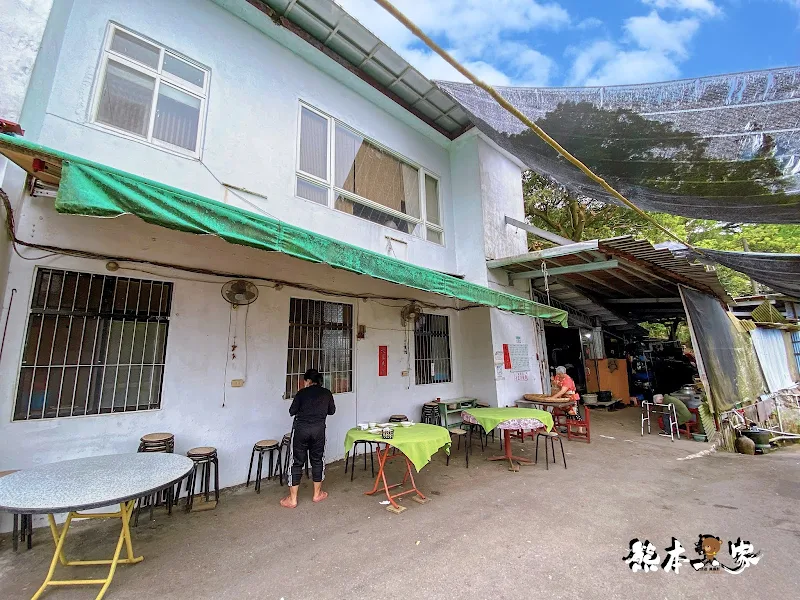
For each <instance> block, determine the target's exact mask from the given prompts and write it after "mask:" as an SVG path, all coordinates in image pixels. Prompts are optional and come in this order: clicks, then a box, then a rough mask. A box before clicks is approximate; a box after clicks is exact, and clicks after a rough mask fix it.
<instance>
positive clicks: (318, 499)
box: [314, 492, 328, 502]
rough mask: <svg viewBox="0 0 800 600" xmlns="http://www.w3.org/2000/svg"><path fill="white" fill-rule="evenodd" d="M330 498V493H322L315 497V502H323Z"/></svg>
mask: <svg viewBox="0 0 800 600" xmlns="http://www.w3.org/2000/svg"><path fill="white" fill-rule="evenodd" d="M327 497H328V492H320V493H319V496H314V502H322V501H323V500H325V498H327Z"/></svg>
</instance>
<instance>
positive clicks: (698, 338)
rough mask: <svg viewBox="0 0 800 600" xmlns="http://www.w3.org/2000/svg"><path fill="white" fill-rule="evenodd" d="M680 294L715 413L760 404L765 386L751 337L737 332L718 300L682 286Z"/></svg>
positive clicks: (745, 333)
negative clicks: (738, 406)
mask: <svg viewBox="0 0 800 600" xmlns="http://www.w3.org/2000/svg"><path fill="white" fill-rule="evenodd" d="M680 291H681V297H682V299H683V306H684V308H685V309H686V315H687V316H688V317H689V324H690V326H691V328H692V334H693V337H692V340H693V342H695V344H694V346H695V347H694V351H695V352H696V353H698V354H699V356H700V358H701V359H702V361H703V366H704V367H705V372H706V377H707V378H708V386H709V389H707V390H706V392H707V393H708V396H709V398H710V401H711V404H712V406H713V409H714V411H715V412H716V413H717V414H719V413H721V412H724V411H726V410H730V409H732V408H733V407H734V406H735V405H737V404H740V403H742V404H748V403H752V402H755V401H756V400H758V398H759V396H760V395H761V394H763V393H764V392H765V391H766V384H765V381H764V377H763V375H762V373H761V367H760V365H759V362H758V357H757V356H756V351H755V348H753V343H752V342H751V341H750V336H749V335H748V334H747V332H745V331H739V330H738V329H737V328H736V325H735V323H734V322H733V321H732V320H731V318H730V317H729V316H728V312H727V311H726V310H725V308H724V307H723V305H722V304H721V303H720V302H719V300H718V299H717V298H714V297H713V296H709V295H708V294H704V293H702V292H698V291H695V290H692V289H690V288H687V287H683V286H681V288H680Z"/></svg>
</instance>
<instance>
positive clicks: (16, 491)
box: [0, 452, 194, 600]
mask: <svg viewBox="0 0 800 600" xmlns="http://www.w3.org/2000/svg"><path fill="white" fill-rule="evenodd" d="M193 465H194V463H192V461H191V459H189V458H187V457H185V456H180V455H177V454H167V453H155V452H153V453H137V454H114V455H109V456H93V457H90V458H78V459H74V460H65V461H62V462H57V463H50V464H46V465H40V466H37V467H32V468H30V469H23V470H21V471H17V472H16V473H12V474H11V475H8V476H6V477H3V478H2V479H0V511H7V512H12V513H18V514H27V515H33V514H46V515H47V516H48V521H49V523H50V532H51V533H52V535H53V541H54V542H55V545H56V549H55V552H54V553H53V560H52V561H51V562H50V570H49V571H48V572H47V577H46V578H45V580H44V583H43V584H42V585H41V587H40V588H39V589H38V590H37V592H36V593H35V594H34V595H33V597H32V599H31V600H36V598H39V596H41V595H42V593H44V591H45V589H47V588H48V587H50V586H72V585H101V586H102V587H101V588H100V592H99V593H98V594H97V596H96V600H99V599H100V598H102V597H103V596H104V595H105V593H106V591H107V590H108V587H109V585H111V580H112V579H113V578H114V572H115V571H116V569H117V565H118V564H129V565H130V564H135V563H138V562H141V561H142V560H143V558H144V557H142V556H134V554H133V544H132V542H131V532H130V527H129V524H130V519H131V514H132V512H133V507H134V504H135V503H136V499H137V498H141V497H143V496H148V495H150V494H154V493H156V492H160V491H162V490H164V489H166V488H168V487H170V486H172V485H174V484H175V483H177V482H179V481H180V480H182V479H183V478H184V477H186V476H187V475H188V474H189V472H190V471H191V470H192V467H193ZM112 504H119V512H106V513H81V512H79V511H82V510H89V509H93V508H100V507H103V506H110V505H112ZM58 513H67V518H66V521H65V522H64V525H63V526H62V527H61V531H59V529H58V527H57V525H56V520H55V518H54V516H53V515H55V514H58ZM76 519H120V520H121V521H122V527H121V531H120V534H119V538H118V539H117V546H116V550H115V551H114V555H113V557H112V558H110V559H105V560H67V558H66V556H65V554H64V541H65V540H66V537H67V532H68V531H69V528H70V525H71V524H72V521H74V520H76ZM123 544H124V545H125V547H126V551H127V557H126V558H120V553H121V552H122V546H123ZM59 562H60V563H61V564H62V565H63V566H66V567H72V566H87V565H89V566H96V565H110V568H109V571H108V576H107V577H106V578H105V579H53V575H54V574H55V570H56V566H57V565H58V563H59Z"/></svg>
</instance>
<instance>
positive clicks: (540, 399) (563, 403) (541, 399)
mask: <svg viewBox="0 0 800 600" xmlns="http://www.w3.org/2000/svg"><path fill="white" fill-rule="evenodd" d="M523 399H524V400H523V401H524V402H530V403H531V404H538V405H540V406H552V407H554V408H568V407H570V406H572V405H573V404H575V401H574V400H565V399H563V398H554V399H551V398H549V397H548V396H540V395H539V394H525V395H524V396H523Z"/></svg>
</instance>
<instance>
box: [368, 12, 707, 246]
mask: <svg viewBox="0 0 800 600" xmlns="http://www.w3.org/2000/svg"><path fill="white" fill-rule="evenodd" d="M375 2H376V3H377V4H379V5H380V6H382V7H383V8H384V9H385V10H386V11H387V12H388V13H389V14H391V15H392V16H393V17H394V18H395V19H397V20H398V21H400V23H402V24H403V25H404V26H405V27H406V29H408V30H409V31H410V32H411V33H413V34H414V35H415V36H417V37H418V38H419V39H420V40H422V41H423V42H424V43H425V45H426V46H428V48H430V49H431V50H433V51H434V52H435V53H436V54H438V55H439V56H441V57H442V58H443V59H444V60H445V61H446V62H447V63H448V64H449V65H450V66H452V67H453V68H454V69H455V70H456V71H458V72H459V73H461V74H462V75H463V76H464V77H466V78H467V79H469V80H470V81H471V82H472V83H474V84H475V85H476V86H478V87H479V88H481V89H482V90H484V91H485V92H486V93H487V94H489V95H490V96H491V97H492V98H494V100H495V101H496V102H497V103H498V104H499V105H500V106H501V107H503V108H504V109H505V110H506V111H508V112H509V113H511V114H512V115H514V116H515V117H516V118H517V119H519V120H520V121H521V122H522V123H523V124H524V125H526V126H527V127H529V128H530V129H531V131H533V132H534V133H535V134H536V135H538V136H539V137H540V138H541V139H542V140H544V141H545V142H546V143H547V144H548V145H549V146H550V147H551V148H553V149H554V150H555V151H556V152H558V153H559V154H560V155H561V156H563V157H564V158H566V159H567V160H568V161H569V162H570V163H572V164H573V165H574V166H575V167H577V168H578V169H580V170H581V171H582V172H583V173H584V175H586V176H587V177H588V178H589V179H591V180H592V181H594V182H595V183H597V184H599V185H600V187H602V188H603V189H604V190H605V191H606V192H608V193H609V194H611V195H612V196H613V197H614V198H616V199H617V200H619V201H620V202H622V203H623V204H625V206H627V207H628V208H630V209H631V210H633V211H634V212H636V213H637V214H638V215H640V216H641V217H644V218H645V219H647V220H648V221H649V222H650V223H652V224H653V225H655V226H656V228H658V230H659V231H661V232H662V233H664V234H666V235H668V236H669V237H671V238H672V239H674V240H676V241H678V242H680V243H681V244H684V245H685V246H687V247H688V248H691V249H692V250H697V249H696V248H694V247H693V246H692V245H691V244H689V243H688V242H685V241H684V240H682V239H681V238H680V237H678V236H677V235H676V234H674V233H672V232H671V231H670V230H669V229H667V228H666V227H664V226H663V225H661V224H660V223H659V222H658V221H656V220H655V219H653V218H652V217H651V216H650V215H648V214H647V213H646V212H644V211H643V210H642V209H641V208H639V207H638V206H636V205H635V204H634V203H633V202H631V201H630V200H628V199H627V198H626V197H625V196H623V195H622V194H621V193H619V192H618V191H617V190H616V189H614V188H613V187H612V186H611V185H610V184H609V183H608V182H606V180H605V179H603V178H602V177H600V176H599V175H597V174H595V173H594V171H592V170H591V169H590V168H589V167H587V166H586V165H585V164H583V163H582V162H581V161H580V160H578V159H577V158H576V157H575V156H573V155H572V154H570V152H568V151H567V150H566V149H565V148H564V147H562V146H561V144H559V143H558V142H557V141H556V140H554V139H553V138H551V137H550V136H549V135H548V134H547V132H546V131H544V129H542V128H541V127H539V126H538V125H537V124H536V123H534V122H533V121H532V120H531V119H530V118H528V117H527V116H526V115H525V114H524V113H523V112H522V111H520V110H519V109H518V108H517V107H516V106H514V105H513V104H511V103H510V102H509V101H508V100H506V99H505V98H504V97H503V96H502V95H501V94H500V93H499V92H498V91H497V90H495V89H494V88H493V87H492V86H491V85H489V84H488V83H485V82H483V81H482V80H481V79H479V78H478V77H477V76H475V75H473V74H472V73H471V72H470V71H469V70H468V69H467V68H466V67H464V66H463V65H462V64H461V63H459V62H458V61H457V60H456V59H454V58H453V57H452V56H450V54H448V53H447V52H446V51H445V50H444V49H443V48H442V47H441V46H439V45H438V44H437V43H436V42H434V41H433V40H432V39H431V38H430V37H428V36H427V35H426V34H425V33H424V32H423V31H422V30H421V29H420V28H419V27H417V26H416V25H415V24H414V23H413V22H412V21H411V20H410V19H409V18H408V17H406V16H405V15H404V14H403V13H401V12H400V11H399V10H398V9H397V8H396V7H395V6H394V5H393V4H392V3H391V2H390V1H389V0H375ZM697 251H698V252H700V253H702V252H701V251H700V250H697Z"/></svg>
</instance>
